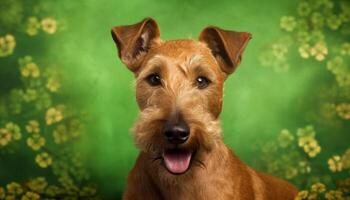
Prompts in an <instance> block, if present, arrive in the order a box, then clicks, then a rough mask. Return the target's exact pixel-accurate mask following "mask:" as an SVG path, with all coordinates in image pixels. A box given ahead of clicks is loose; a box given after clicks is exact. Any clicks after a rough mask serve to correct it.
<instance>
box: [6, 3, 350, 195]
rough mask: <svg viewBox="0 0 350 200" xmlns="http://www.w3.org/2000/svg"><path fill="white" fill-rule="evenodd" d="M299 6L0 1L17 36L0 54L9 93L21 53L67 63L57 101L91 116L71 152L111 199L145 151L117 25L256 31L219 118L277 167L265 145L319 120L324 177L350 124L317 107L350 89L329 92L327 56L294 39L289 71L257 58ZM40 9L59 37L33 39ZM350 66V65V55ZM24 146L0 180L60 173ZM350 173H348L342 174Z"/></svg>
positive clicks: (231, 140) (171, 32)
mask: <svg viewBox="0 0 350 200" xmlns="http://www.w3.org/2000/svg"><path fill="white" fill-rule="evenodd" d="M301 2H303V1H301ZM314 2H317V1H315V0H314ZM329 2H333V1H329ZM299 3H300V2H297V1H283V2H282V1H278V0H268V1H264V2H262V1H255V0H246V1H229V0H227V1H223V0H219V1H209V0H187V1H179V0H169V1H160V0H149V1H141V0H130V1H121V0H99V1H96V0H85V1H68V0H62V1H20V0H0V7H1V6H4V7H3V10H1V12H2V13H1V14H0V16H1V17H2V20H0V22H1V24H0V36H3V35H5V34H7V33H12V34H13V35H14V36H15V38H16V48H15V49H14V52H13V54H12V55H9V56H6V57H0V65H1V66H0V74H1V75H0V78H1V85H0V91H1V95H3V96H6V95H7V94H8V93H9V91H10V89H11V88H12V87H16V86H18V85H20V80H19V78H18V76H20V75H19V72H18V67H17V65H18V64H17V60H18V58H19V57H23V56H26V55H30V56H32V57H33V58H34V59H36V60H39V59H42V60H46V61H47V62H51V61H52V62H57V63H59V64H58V66H59V67H58V68H59V70H60V71H62V74H63V75H62V90H61V92H60V93H59V94H60V95H58V97H55V98H58V99H60V100H62V101H64V102H68V103H69V104H71V105H72V107H73V109H79V110H82V111H83V112H84V114H83V115H84V116H85V118H87V120H86V121H87V122H86V124H85V132H86V134H85V135H84V137H81V138H80V140H79V142H77V143H74V148H73V149H74V151H77V152H80V153H81V154H82V155H83V157H84V158H85V162H84V164H85V166H86V168H87V170H88V171H89V173H90V175H91V180H92V181H93V182H94V183H95V184H96V185H97V188H98V193H99V194H100V195H101V196H102V197H103V199H118V198H119V196H120V195H121V193H122V191H123V189H124V186H125V182H126V177H127V174H128V172H129V170H130V169H131V167H132V166H133V164H134V161H135V158H136V156H137V154H138V151H137V149H136V148H135V147H134V145H133V141H132V137H131V134H130V131H129V129H130V127H131V126H132V124H133V122H134V120H135V119H136V116H137V113H138V108H137V105H136V103H135V97H134V89H133V74H132V73H131V72H130V71H128V70H127V69H126V67H125V66H124V65H123V64H122V63H121V62H120V60H119V59H118V57H117V51H116V47H115V44H114V43H113V41H112V38H111V35H110V29H111V27H112V26H115V25H125V24H132V23H136V22H138V21H140V20H141V19H143V18H145V17H147V16H150V17H152V18H154V19H156V21H157V22H158V24H159V26H160V30H161V37H162V39H164V40H167V39H176V38H192V39H197V37H198V34H199V33H200V31H201V30H202V29H203V28H204V27H205V26H207V25H216V26H219V27H222V28H225V29H231V30H237V31H248V32H251V33H252V35H253V39H252V40H251V42H250V43H249V45H248V47H247V48H246V50H245V54H244V57H243V62H242V64H241V65H240V67H239V69H238V70H237V71H236V73H235V74H234V75H232V76H231V77H229V79H228V80H227V81H226V83H225V95H224V107H223V112H222V114H221V119H222V126H223V130H224V131H223V132H224V139H225V141H226V143H227V144H228V145H229V146H231V147H232V148H233V149H234V150H235V152H236V153H237V154H238V155H239V156H240V157H241V158H242V159H243V160H244V161H245V162H247V163H249V164H251V165H253V166H255V167H257V168H259V169H261V170H264V171H266V170H267V171H269V170H268V168H265V167H264V166H265V165H264V164H260V163H261V162H263V155H264V152H263V150H261V149H262V148H263V147H262V146H261V145H263V144H262V143H264V142H265V143H269V142H271V141H275V140H276V138H277V137H278V135H279V133H280V131H281V130H283V129H286V128H287V129H289V130H291V132H296V130H297V129H298V128H301V127H306V126H307V125H312V126H313V129H314V130H315V131H316V132H317V139H318V143H319V144H320V146H321V147H322V151H321V152H322V153H321V154H320V156H319V157H317V158H315V159H313V160H312V162H314V163H316V164H315V166H319V168H322V169H323V170H322V171H321V172H319V174H317V175H318V176H323V175H326V174H330V173H331V171H330V170H329V169H328V165H327V159H328V158H330V157H332V156H333V155H335V154H339V155H342V154H343V153H344V151H345V150H346V148H348V147H349V146H350V142H349V120H343V119H341V117H339V116H337V115H336V114H335V115H334V116H333V118H332V119H330V118H322V116H321V114H320V111H319V110H320V107H322V106H323V104H322V102H329V103H335V104H338V103H343V102H349V100H350V98H348V96H350V95H349V92H348V90H346V92H345V94H346V95H348V96H346V95H343V96H341V95H340V96H341V97H339V95H338V93H339V92H338V91H336V92H334V93H336V94H333V93H332V94H330V93H331V92H330V91H331V90H332V89H331V88H332V87H335V86H334V84H335V82H336V81H335V78H334V77H333V75H332V74H331V73H330V72H328V71H327V69H326V62H319V61H316V60H315V59H302V58H300V56H298V46H294V47H293V46H292V45H293V43H294V42H293V40H292V41H290V40H287V41H289V43H291V44H290V45H289V46H291V47H290V48H289V52H292V53H290V54H288V60H286V61H285V62H287V63H288V66H289V69H288V71H286V72H284V71H283V70H282V71H283V72H280V71H279V70H277V71H276V70H273V69H272V68H271V67H270V68H269V67H263V64H261V62H260V60H259V59H260V58H261V55H262V53H264V52H267V51H268V49H269V48H270V46H271V45H270V44H272V43H275V42H279V41H281V40H280V38H283V37H284V36H285V35H288V34H290V33H288V31H284V30H281V27H280V19H281V17H282V16H293V15H297V14H296V13H297V8H298V5H299ZM38 5H39V6H40V5H43V6H42V7H43V9H42V10H44V11H43V12H42V13H40V11H38V12H37V13H39V14H37V16H38V17H39V18H40V17H52V18H54V19H57V20H58V21H59V22H60V24H61V26H59V28H58V31H57V33H55V34H53V35H49V34H44V33H39V35H38V36H35V37H31V36H28V35H26V34H25V30H26V29H25V24H26V20H27V18H28V16H35V15H36V14H35V12H34V11H35V9H34V8H35V6H38ZM5 7H6V9H5ZM337 9H338V8H337ZM335 10H336V9H335ZM6 12H8V13H6ZM319 12H321V11H319ZM335 12H338V11H335ZM339 12H340V11H339ZM5 16H7V18H8V20H7V18H5ZM17 18H18V19H17ZM11 20H12V21H11ZM16 20H17V21H16ZM344 24H345V21H344ZM281 26H282V25H281ZM339 32H340V31H325V32H324V34H325V35H326V36H327V37H326V38H327V42H329V43H328V46H329V47H330V46H331V45H332V44H336V43H337V42H342V41H344V40H345V41H349V39H347V38H349V35H346V34H345V35H341V36H338V35H339ZM38 38H40V39H38ZM280 43H282V44H283V43H286V44H287V43H288V42H285V41H284V40H282V42H280ZM334 46H335V45H334ZM329 49H330V48H329ZM329 51H330V50H329ZM328 54H329V55H330V54H331V53H328ZM327 56H328V55H327ZM327 59H328V57H327ZM329 59H330V58H329ZM346 59H348V57H346ZM344 62H345V63H346V64H348V60H345V61H344ZM344 96H345V97H344ZM320 116H321V117H320ZM11 119H13V120H14V121H15V120H16V118H11ZM332 120H333V121H334V120H335V121H337V122H334V123H333V121H332ZM0 122H1V123H5V122H6V120H5V119H2V120H1V121H0ZM18 123H20V122H18ZM0 125H1V124H0ZM23 130H24V128H23ZM23 145H25V143H23ZM47 145H49V144H47ZM296 146H297V144H296ZM0 151H1V148H0ZM26 151H28V150H18V151H17V152H16V153H15V154H13V153H12V154H10V156H8V155H7V154H6V155H5V153H3V154H0V156H1V158H0V185H5V184H6V183H8V182H10V181H13V180H16V181H18V182H20V181H22V180H25V179H26V178H27V177H33V176H36V175H41V176H52V175H51V174H50V173H49V172H42V171H41V170H40V169H39V168H38V167H35V166H34V167H29V166H30V165H33V164H32V163H33V162H34V161H32V160H33V158H32V157H29V158H28V155H27V153H26ZM296 151H297V150H296ZM285 152H287V153H288V152H289V150H285ZM301 153H303V152H301ZM279 154H282V151H281V152H279ZM5 158H6V159H5ZM260 158H261V159H260ZM24 161H26V162H24ZM308 161H310V159H309V160H308ZM22 162H24V163H22ZM53 162H55V160H54V161H53ZM310 162H311V161H310ZM27 163H28V164H27ZM27 166H28V167H27ZM18 171H20V172H18ZM277 175H278V174H277ZM281 176H282V175H281ZM348 176H349V173H348V171H346V172H345V173H343V172H342V173H341V174H337V175H336V177H341V178H344V177H348ZM284 178H285V177H284ZM310 178H311V176H310ZM292 181H294V180H292ZM294 183H297V184H298V182H297V181H295V182H294ZM302 186H303V187H306V185H302ZM333 187H334V186H333ZM0 199H1V198H0Z"/></svg>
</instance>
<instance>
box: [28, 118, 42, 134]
mask: <svg viewBox="0 0 350 200" xmlns="http://www.w3.org/2000/svg"><path fill="white" fill-rule="evenodd" d="M26 130H27V132H28V133H39V132H40V127H39V122H38V121H37V120H30V121H29V122H28V123H27V125H26Z"/></svg>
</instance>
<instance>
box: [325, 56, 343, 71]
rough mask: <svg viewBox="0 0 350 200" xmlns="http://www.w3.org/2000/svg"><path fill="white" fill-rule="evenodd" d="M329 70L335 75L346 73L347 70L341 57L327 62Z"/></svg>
mask: <svg viewBox="0 0 350 200" xmlns="http://www.w3.org/2000/svg"><path fill="white" fill-rule="evenodd" d="M327 69H328V70H329V71H331V72H332V73H333V74H340V73H344V71H345V69H346V67H345V66H344V59H343V58H342V57H340V56H336V57H335V58H333V59H331V60H329V61H328V62H327Z"/></svg>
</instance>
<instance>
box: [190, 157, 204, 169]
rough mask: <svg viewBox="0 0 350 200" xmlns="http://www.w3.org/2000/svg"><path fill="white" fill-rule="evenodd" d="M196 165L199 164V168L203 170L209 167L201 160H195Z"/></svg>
mask: <svg viewBox="0 0 350 200" xmlns="http://www.w3.org/2000/svg"><path fill="white" fill-rule="evenodd" d="M193 162H194V164H197V165H198V166H199V167H201V168H203V169H207V166H206V165H205V164H204V163H203V162H202V161H200V160H197V159H193Z"/></svg>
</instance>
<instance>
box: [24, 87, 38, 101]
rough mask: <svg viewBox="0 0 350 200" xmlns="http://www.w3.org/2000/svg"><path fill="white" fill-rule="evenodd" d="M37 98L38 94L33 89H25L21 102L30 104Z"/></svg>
mask: <svg viewBox="0 0 350 200" xmlns="http://www.w3.org/2000/svg"><path fill="white" fill-rule="evenodd" d="M37 97H38V93H37V92H36V90H35V89H27V90H26V91H25V92H24V93H23V100H24V101H25V102H31V101H34V100H35V99H36V98H37Z"/></svg>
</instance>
